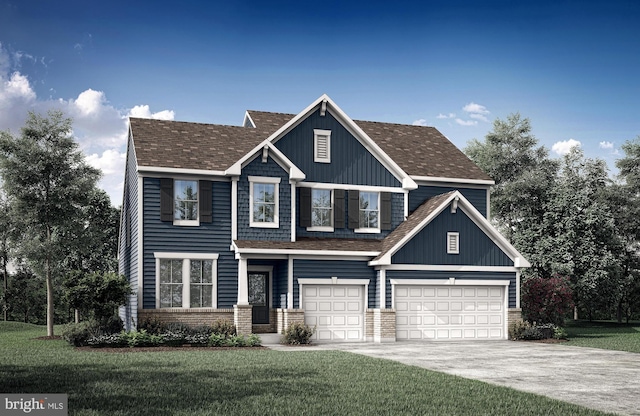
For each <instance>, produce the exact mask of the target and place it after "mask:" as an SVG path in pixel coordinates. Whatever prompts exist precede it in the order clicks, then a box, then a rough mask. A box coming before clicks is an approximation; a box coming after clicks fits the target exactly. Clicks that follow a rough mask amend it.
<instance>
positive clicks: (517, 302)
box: [516, 270, 521, 308]
mask: <svg viewBox="0 0 640 416" xmlns="http://www.w3.org/2000/svg"><path fill="white" fill-rule="evenodd" d="M520 274H521V272H520V270H518V271H517V272H516V308H520Z"/></svg>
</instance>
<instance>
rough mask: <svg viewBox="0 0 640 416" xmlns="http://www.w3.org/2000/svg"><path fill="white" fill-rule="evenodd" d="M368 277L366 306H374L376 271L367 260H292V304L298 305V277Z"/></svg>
mask: <svg viewBox="0 0 640 416" xmlns="http://www.w3.org/2000/svg"><path fill="white" fill-rule="evenodd" d="M334 276H335V277H337V278H338V279H369V292H368V293H367V297H368V298H369V301H368V303H369V304H368V305H367V308H373V307H375V302H376V298H375V294H376V288H375V286H376V284H377V278H376V271H375V270H374V269H373V268H372V267H369V266H368V264H367V261H359V260H302V259H294V261H293V304H294V307H295V308H299V307H300V285H299V284H298V279H300V278H315V279H330V278H331V277H334Z"/></svg>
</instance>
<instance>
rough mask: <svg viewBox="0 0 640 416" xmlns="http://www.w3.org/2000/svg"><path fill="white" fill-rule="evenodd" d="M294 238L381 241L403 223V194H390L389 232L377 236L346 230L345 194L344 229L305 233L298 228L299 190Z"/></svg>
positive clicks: (345, 201) (345, 206) (346, 201)
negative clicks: (367, 239) (368, 239)
mask: <svg viewBox="0 0 640 416" xmlns="http://www.w3.org/2000/svg"><path fill="white" fill-rule="evenodd" d="M296 192H297V197H296V236H298V237H320V238H323V237H324V238H372V239H382V238H385V237H386V236H387V235H389V233H390V232H391V231H392V230H393V229H395V228H396V227H397V226H398V225H400V223H402V221H404V194H397V193H392V194H391V230H389V231H381V232H380V233H377V234H368V233H356V232H354V231H353V230H351V229H349V228H347V226H348V223H349V215H348V213H349V198H348V197H347V195H346V193H345V198H344V212H345V218H344V224H342V227H344V228H334V229H333V232H321V231H307V229H306V228H304V227H300V226H298V224H300V189H299V188H298V189H297V190H296Z"/></svg>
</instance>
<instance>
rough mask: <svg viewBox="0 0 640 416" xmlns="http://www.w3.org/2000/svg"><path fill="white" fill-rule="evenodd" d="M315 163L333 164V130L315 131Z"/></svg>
mask: <svg viewBox="0 0 640 416" xmlns="http://www.w3.org/2000/svg"><path fill="white" fill-rule="evenodd" d="M313 161H314V162H318V163H330V162H331V130H318V129H315V130H314V131H313Z"/></svg>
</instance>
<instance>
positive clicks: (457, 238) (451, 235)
mask: <svg viewBox="0 0 640 416" xmlns="http://www.w3.org/2000/svg"><path fill="white" fill-rule="evenodd" d="M452 238H454V239H455V242H456V247H455V249H452V248H451V241H452V240H451V239H452ZM447 254H460V233H457V232H456V233H454V232H449V233H447Z"/></svg>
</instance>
